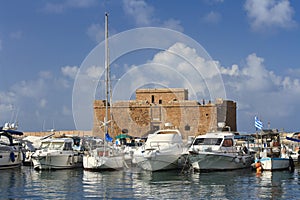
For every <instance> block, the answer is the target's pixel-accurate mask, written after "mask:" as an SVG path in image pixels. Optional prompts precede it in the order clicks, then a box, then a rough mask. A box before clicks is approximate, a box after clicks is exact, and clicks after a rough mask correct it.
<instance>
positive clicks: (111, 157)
mask: <svg viewBox="0 0 300 200" xmlns="http://www.w3.org/2000/svg"><path fill="white" fill-rule="evenodd" d="M109 81H110V76H109V51H108V13H106V14H105V96H106V101H105V118H104V121H103V123H102V126H104V137H103V140H100V141H99V140H98V142H95V141H94V142H89V143H88V144H87V146H86V147H87V149H88V150H87V151H86V152H85V155H84V156H83V168H84V169H87V170H109V169H120V168H123V165H124V164H125V162H124V153H123V151H122V149H119V148H117V147H115V146H114V145H113V144H112V138H111V137H110V136H109V134H108V124H109V123H110V122H111V121H108V102H109V100H111V97H109V93H110V91H109V86H110V84H109ZM110 105H111V104H110Z"/></svg>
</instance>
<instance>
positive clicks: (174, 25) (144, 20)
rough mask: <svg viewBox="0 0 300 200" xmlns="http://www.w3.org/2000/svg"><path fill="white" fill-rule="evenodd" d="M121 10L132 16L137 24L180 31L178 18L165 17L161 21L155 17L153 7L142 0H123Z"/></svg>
mask: <svg viewBox="0 0 300 200" xmlns="http://www.w3.org/2000/svg"><path fill="white" fill-rule="evenodd" d="M123 10H124V12H125V14H126V15H128V16H129V17H131V18H133V20H134V22H135V24H136V25H137V26H156V27H157V26H158V27H159V26H160V27H165V28H170V29H174V30H177V31H180V32H182V31H183V27H182V26H181V25H180V24H181V22H180V20H177V19H173V18H170V19H167V20H165V21H162V20H160V19H158V18H156V17H155V8H154V7H153V6H151V5H149V4H148V3H147V2H146V1H144V0H123Z"/></svg>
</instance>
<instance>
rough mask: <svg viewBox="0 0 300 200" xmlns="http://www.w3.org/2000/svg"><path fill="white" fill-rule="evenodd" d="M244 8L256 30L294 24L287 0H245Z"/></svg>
mask: <svg viewBox="0 0 300 200" xmlns="http://www.w3.org/2000/svg"><path fill="white" fill-rule="evenodd" d="M245 9H246V12H247V15H248V18H249V19H250V22H251V27H252V28H253V29H254V30H256V31H262V30H268V29H269V28H290V27H293V26H295V25H296V22H295V21H294V20H293V15H294V10H293V8H292V7H291V5H290V2H289V1H288V0H279V1H275V0H268V1H261V0H247V1H246V3H245Z"/></svg>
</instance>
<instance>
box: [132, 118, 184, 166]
mask: <svg viewBox="0 0 300 200" xmlns="http://www.w3.org/2000/svg"><path fill="white" fill-rule="evenodd" d="M171 127H172V126H171V125H170V124H169V123H167V126H166V127H165V128H164V129H161V130H157V131H156V132H154V133H152V134H149V135H148V138H147V140H146V142H145V144H144V145H142V146H141V147H139V148H138V149H137V150H136V151H134V153H133V163H135V164H137V165H138V166H139V167H141V168H142V169H144V170H147V171H159V170H166V169H177V168H179V159H180V157H181V156H183V153H184V150H185V147H184V144H183V140H182V135H181V133H180V131H179V130H178V129H175V128H171Z"/></svg>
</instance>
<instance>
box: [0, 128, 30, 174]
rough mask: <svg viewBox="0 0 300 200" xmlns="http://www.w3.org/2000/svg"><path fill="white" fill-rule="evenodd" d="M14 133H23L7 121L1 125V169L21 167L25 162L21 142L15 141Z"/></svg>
mask: <svg viewBox="0 0 300 200" xmlns="http://www.w3.org/2000/svg"><path fill="white" fill-rule="evenodd" d="M13 135H23V132H20V131H16V130H14V128H12V126H10V124H8V123H6V124H5V126H4V127H0V169H8V168H15V167H20V166H21V165H22V162H23V158H24V155H23V152H22V148H21V145H20V143H19V142H17V143H15V142H14V138H13Z"/></svg>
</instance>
